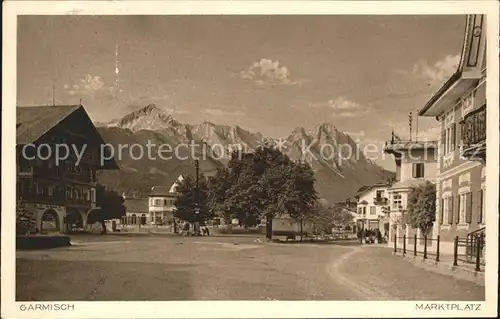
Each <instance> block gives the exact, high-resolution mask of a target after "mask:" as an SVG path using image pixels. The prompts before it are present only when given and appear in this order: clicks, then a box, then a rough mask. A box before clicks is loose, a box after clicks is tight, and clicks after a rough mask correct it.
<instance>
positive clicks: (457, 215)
mask: <svg viewBox="0 0 500 319" xmlns="http://www.w3.org/2000/svg"><path fill="white" fill-rule="evenodd" d="M455 202H456V209H455V212H454V213H455V223H456V224H459V223H460V221H461V219H460V217H461V216H460V208H461V206H462V205H460V195H457V196H455Z"/></svg>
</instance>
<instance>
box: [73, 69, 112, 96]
mask: <svg viewBox="0 0 500 319" xmlns="http://www.w3.org/2000/svg"><path fill="white" fill-rule="evenodd" d="M64 88H65V89H66V90H68V93H69V94H70V95H81V96H87V95H92V94H94V93H96V92H103V91H108V92H112V91H113V89H114V88H113V87H108V86H105V85H104V82H103V81H102V80H101V77H100V76H98V75H97V76H93V75H91V74H87V75H86V76H85V78H83V79H81V80H80V81H79V82H78V84H73V85H70V84H65V85H64Z"/></svg>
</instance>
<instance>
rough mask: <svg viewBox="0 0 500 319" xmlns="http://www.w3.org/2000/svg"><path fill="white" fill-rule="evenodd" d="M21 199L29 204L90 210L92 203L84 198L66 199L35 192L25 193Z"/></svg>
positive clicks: (60, 196)
mask: <svg viewBox="0 0 500 319" xmlns="http://www.w3.org/2000/svg"><path fill="white" fill-rule="evenodd" d="M19 197H20V198H21V199H23V200H25V201H27V202H33V203H40V204H52V205H61V206H77V207H87V208H90V207H91V205H92V202H91V201H90V200H86V199H84V198H80V199H76V198H66V197H65V196H64V195H63V194H53V195H42V194H35V193H33V192H24V193H23V194H20V196H19Z"/></svg>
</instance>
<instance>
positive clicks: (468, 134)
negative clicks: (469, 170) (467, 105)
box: [460, 104, 486, 159]
mask: <svg viewBox="0 0 500 319" xmlns="http://www.w3.org/2000/svg"><path fill="white" fill-rule="evenodd" d="M460 126H461V133H462V134H461V135H462V142H463V146H462V151H461V153H462V154H461V155H462V156H463V157H465V158H468V159H476V158H484V155H485V153H486V104H485V105H483V106H482V107H480V108H478V109H476V110H474V111H472V112H470V113H469V114H467V115H465V117H464V119H463V120H462V121H461V122H460Z"/></svg>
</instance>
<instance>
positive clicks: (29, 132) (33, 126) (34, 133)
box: [16, 105, 82, 144]
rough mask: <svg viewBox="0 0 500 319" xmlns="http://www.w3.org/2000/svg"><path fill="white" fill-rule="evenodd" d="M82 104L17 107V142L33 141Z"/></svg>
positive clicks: (27, 142) (26, 142)
mask: <svg viewBox="0 0 500 319" xmlns="http://www.w3.org/2000/svg"><path fill="white" fill-rule="evenodd" d="M80 107H82V106H81V105H60V106H24V107H17V110H16V112H17V123H16V124H17V125H16V126H17V128H16V137H17V144H29V143H33V142H35V141H36V140H38V139H39V138H40V137H42V136H43V135H44V134H45V133H47V132H48V131H49V130H50V129H51V128H53V127H54V126H56V125H57V124H59V123H60V122H61V121H62V120H63V119H65V118H66V117H67V116H68V115H70V114H71V113H73V112H74V111H76V110H77V109H79V108H80Z"/></svg>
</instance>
